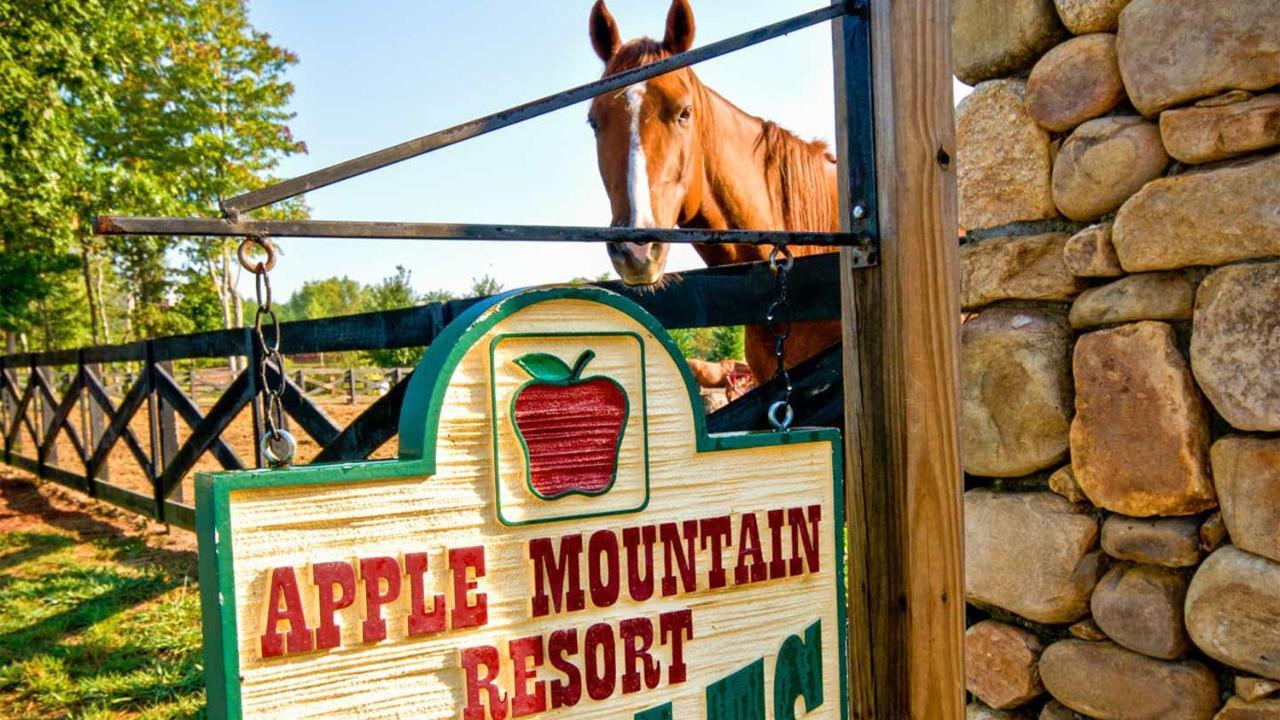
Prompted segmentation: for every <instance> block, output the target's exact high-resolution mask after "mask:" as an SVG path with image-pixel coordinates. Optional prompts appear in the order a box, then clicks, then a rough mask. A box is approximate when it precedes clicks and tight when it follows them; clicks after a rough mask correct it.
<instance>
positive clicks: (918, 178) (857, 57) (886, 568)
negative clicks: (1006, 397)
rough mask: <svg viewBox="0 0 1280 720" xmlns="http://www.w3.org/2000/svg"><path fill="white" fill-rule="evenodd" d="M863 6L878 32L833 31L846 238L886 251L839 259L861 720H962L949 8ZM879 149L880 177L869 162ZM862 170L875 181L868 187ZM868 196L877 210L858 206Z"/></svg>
mask: <svg viewBox="0 0 1280 720" xmlns="http://www.w3.org/2000/svg"><path fill="white" fill-rule="evenodd" d="M861 4H862V6H863V7H864V8H865V7H866V6H868V5H869V6H870V15H869V18H868V16H867V14H866V13H865V12H863V13H860V14H859V15H856V16H849V17H844V18H841V19H840V20H838V21H836V22H835V24H834V27H833V32H834V35H833V45H834V49H835V53H836V56H835V64H836V68H835V69H836V73H835V78H836V92H837V102H836V107H837V114H838V117H837V133H836V136H837V143H838V153H837V155H838V157H839V160H840V170H841V173H840V200H841V202H840V205H841V207H840V215H841V226H842V228H844V229H846V230H852V229H856V228H857V226H858V224H859V223H858V219H859V218H860V217H865V218H867V219H868V220H870V221H872V222H870V223H868V224H869V225H870V227H868V228H867V230H868V231H870V232H873V233H875V235H876V236H877V237H878V238H879V242H880V247H879V265H878V266H877V267H874V268H870V269H866V270H855V269H853V267H852V254H851V253H850V252H848V251H844V252H842V263H841V278H840V280H841V294H842V305H843V308H842V313H843V316H844V325H845V332H844V387H845V442H846V449H845V458H846V463H845V467H846V468H847V470H846V473H845V475H846V478H847V482H846V503H847V507H848V522H849V545H850V552H849V563H850V565H849V584H850V590H851V592H850V601H849V605H850V607H849V633H850V634H849V637H850V647H851V656H852V658H853V662H851V663H850V687H851V692H850V701H851V703H852V710H853V712H852V716H854V717H859V718H874V719H875V720H899V719H909V720H959V719H960V718H963V717H964V715H965V707H964V687H965V678H964V651H963V647H964V646H963V639H964V612H965V609H964V582H963V561H964V557H963V550H962V543H963V532H964V529H963V521H962V505H963V498H962V492H963V475H962V473H961V469H960V450H959V419H958V416H959V387H958V377H959V361H958V347H959V334H960V333H959V318H960V308H959V290H958V284H959V271H958V267H959V261H958V257H957V255H958V248H957V245H958V243H957V230H956V200H955V176H954V172H953V168H954V162H953V160H952V158H954V156H955V139H954V132H955V131H954V122H953V109H952V102H951V84H952V79H951V34H950V27H951V23H950V19H951V15H950V5H951V2H950V0H933V1H932V2H923V1H922V0H914V1H911V0H864V2H862V3H861ZM868 31H869V40H870V43H869V45H868V42H867V40H868ZM867 62H870V64H871V73H870V77H871V78H872V79H873V84H872V87H867V86H866V83H865V78H866V77H867V75H866V73H865V72H862V71H864V70H865V69H866V63H867ZM859 78H863V80H862V81H860V80H859ZM867 93H872V94H873V97H874V104H873V110H874V111H873V113H872V115H873V117H874V128H872V127H869V126H867V124H866V123H867V121H868V120H870V119H871V118H867V117H865V115H866V112H865V110H864V108H865V107H867V103H866V100H867V98H866V94H867ZM872 133H874V140H875V143H874V164H873V165H872V164H869V161H871V160H872V158H870V157H867V155H866V153H864V152H862V151H863V149H867V148H870V146H871V145H870V140H871V135H872ZM859 167H862V168H864V169H865V168H871V169H873V170H874V173H875V174H874V175H873V176H872V177H876V178H878V181H877V182H876V183H875V184H874V185H872V184H868V183H867V181H868V180H869V178H868V177H867V175H866V174H863V175H862V176H859V171H858V168H859ZM870 171H871V170H867V171H866V172H870ZM872 188H875V196H874V197H859V196H858V195H857V193H860V192H868V191H870V190H871V189H872ZM859 203H862V204H863V206H862V211H861V212H859V211H858V205H859ZM872 209H875V210H876V212H874V213H871V212H869V211H870V210H872ZM877 223H878V227H876V224H877ZM866 663H869V664H870V667H863V666H864V664H866Z"/></svg>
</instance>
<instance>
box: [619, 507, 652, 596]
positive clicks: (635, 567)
mask: <svg viewBox="0 0 1280 720" xmlns="http://www.w3.org/2000/svg"><path fill="white" fill-rule="evenodd" d="M642 533H643V536H644V562H640V557H639V550H640V537H641V534H642ZM657 541H658V529H657V528H656V527H654V526H653V525H645V526H644V527H638V528H627V529H625V530H623V531H622V544H623V546H625V547H626V548H627V592H629V593H630V594H631V599H632V600H635V601H636V602H644V601H645V600H648V599H649V598H651V597H653V546H654V545H655V544H656V543H657ZM641 570H644V571H645V576H644V579H641V578H640V571H641Z"/></svg>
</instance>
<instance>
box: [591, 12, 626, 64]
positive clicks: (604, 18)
mask: <svg viewBox="0 0 1280 720" xmlns="http://www.w3.org/2000/svg"><path fill="white" fill-rule="evenodd" d="M621 45H622V37H621V36H620V35H619V34H618V22H617V21H616V20H614V19H613V15H612V14H610V12H609V8H607V7H605V5H604V0H596V4H595V5H594V6H593V7H592V8H591V46H592V47H594V48H595V49H596V55H599V56H600V59H601V60H603V61H605V62H606V63H607V62H609V60H610V58H612V57H613V54H614V53H616V52H618V47H619V46H621Z"/></svg>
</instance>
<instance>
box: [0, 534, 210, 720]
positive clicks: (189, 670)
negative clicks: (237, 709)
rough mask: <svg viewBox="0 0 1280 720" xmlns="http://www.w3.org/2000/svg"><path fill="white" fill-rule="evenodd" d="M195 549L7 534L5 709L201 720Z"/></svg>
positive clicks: (0, 708)
mask: <svg viewBox="0 0 1280 720" xmlns="http://www.w3.org/2000/svg"><path fill="white" fill-rule="evenodd" d="M194 577H195V567H194V555H193V554H191V553H180V552H173V551H168V550H157V549H155V548H151V547H148V546H147V545H146V544H145V543H143V541H142V540H140V539H138V538H133V537H122V536H117V535H109V534H108V535H106V536H100V537H89V539H78V538H75V537H71V536H68V535H65V534H61V533H58V532H15V533H5V534H0V717H3V718H42V719H43V718H146V719H148V720H150V719H157V720H158V719H159V718H193V717H203V716H204V690H203V675H202V673H203V668H202V667H201V656H200V598H199V593H198V591H197V588H196V585H195V580H194Z"/></svg>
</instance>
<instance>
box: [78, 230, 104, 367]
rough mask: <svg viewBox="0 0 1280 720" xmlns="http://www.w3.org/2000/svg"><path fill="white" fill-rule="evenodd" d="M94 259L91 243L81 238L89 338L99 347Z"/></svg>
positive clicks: (81, 260)
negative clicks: (90, 252)
mask: <svg viewBox="0 0 1280 720" xmlns="http://www.w3.org/2000/svg"><path fill="white" fill-rule="evenodd" d="M92 262H93V258H92V256H91V255H90V254H89V241H88V240H86V239H85V238H84V237H81V238H80V266H81V269H82V270H83V271H84V295H85V299H86V300H88V302H89V336H90V337H91V338H93V344H94V345H99V344H101V343H100V338H99V337H98V299H97V298H96V297H95V296H94V288H93V267H92Z"/></svg>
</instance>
